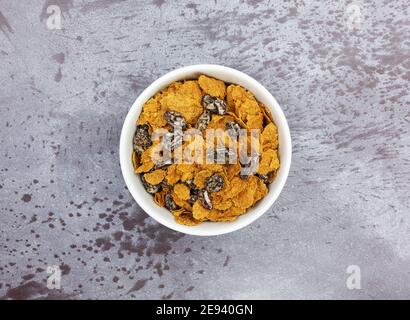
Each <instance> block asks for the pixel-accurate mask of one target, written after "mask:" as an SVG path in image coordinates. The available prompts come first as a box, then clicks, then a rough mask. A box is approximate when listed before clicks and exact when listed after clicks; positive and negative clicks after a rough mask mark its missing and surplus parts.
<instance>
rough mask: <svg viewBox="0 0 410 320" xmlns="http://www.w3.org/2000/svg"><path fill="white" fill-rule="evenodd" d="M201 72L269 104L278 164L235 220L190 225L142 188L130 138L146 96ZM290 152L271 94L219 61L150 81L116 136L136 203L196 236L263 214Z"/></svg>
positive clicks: (220, 231)
mask: <svg viewBox="0 0 410 320" xmlns="http://www.w3.org/2000/svg"><path fill="white" fill-rule="evenodd" d="M201 74H205V75H208V76H211V77H214V78H217V79H220V80H223V81H225V82H228V83H234V84H238V85H241V86H243V87H245V88H246V89H248V90H249V91H250V92H252V93H253V94H254V95H255V97H256V99H257V100H259V101H260V102H262V103H263V104H265V105H266V107H267V108H269V110H270V111H271V113H272V117H273V120H274V121H275V124H276V126H277V127H278V133H279V156H280V162H281V165H280V169H279V171H278V174H277V176H276V178H275V180H274V181H273V182H272V183H271V184H270V185H269V193H268V194H267V195H266V196H265V197H264V198H263V199H262V200H261V201H259V202H258V203H257V204H256V205H255V206H254V207H252V208H251V209H250V210H249V211H248V212H247V213H245V214H244V215H241V216H240V217H239V218H238V219H237V220H235V221H231V222H204V223H201V224H199V225H197V226H192V227H190V226H185V225H181V224H178V223H176V222H175V220H174V217H173V215H172V214H171V213H170V212H169V211H168V210H166V209H165V208H161V207H159V206H157V205H156V204H155V203H154V200H153V197H152V196H151V195H150V194H148V193H147V192H146V191H145V189H144V187H143V185H142V182H141V179H140V178H139V176H137V175H136V174H135V173H134V169H133V166H132V162H131V155H132V149H133V147H132V140H133V136H134V133H135V129H136V120H137V119H138V117H139V115H140V113H141V110H142V106H143V105H144V103H145V102H146V101H147V100H148V99H149V98H151V97H152V96H153V95H155V94H156V93H157V92H158V91H160V90H162V89H164V88H165V87H167V86H168V85H169V84H171V83H172V82H174V81H179V80H184V79H193V78H197V77H198V76H199V75H201ZM291 156H292V145H291V139H290V132H289V127H288V123H287V121H286V118H285V116H284V114H283V111H282V109H281V108H280V106H279V104H278V103H277V102H276V100H275V98H274V97H273V96H272V95H271V94H270V93H269V92H268V90H266V89H265V88H264V87H263V86H262V85H261V84H260V83H259V82H257V81H256V80H255V79H253V78H251V77H250V76H248V75H246V74H244V73H242V72H240V71H238V70H235V69H231V68H228V67H223V66H219V65H209V64H201V65H193V66H188V67H183V68H180V69H177V70H174V71H171V72H169V73H167V74H166V75H164V76H162V77H161V78H159V79H158V80H156V81H154V82H153V83H152V84H151V85H150V86H149V87H148V88H146V89H145V90H144V91H143V92H142V93H141V94H140V96H139V97H138V98H137V100H135V102H134V104H133V105H132V107H131V109H130V111H129V112H128V114H127V117H126V118H125V121H124V125H123V127H122V131H121V138H120V163H121V171H122V174H123V176H124V180H125V183H126V184H127V187H128V190H129V191H130V192H131V194H132V196H133V197H134V199H135V201H137V203H138V204H139V206H140V207H141V208H142V209H143V210H144V211H145V212H146V213H148V214H149V215H150V216H151V217H152V218H154V219H155V220H157V221H158V222H159V223H162V224H163V225H164V226H166V227H168V228H171V229H173V230H176V231H179V232H183V233H186V234H191V235H197V236H213V235H219V234H224V233H228V232H232V231H235V230H238V229H240V228H243V227H245V226H247V225H248V224H250V223H252V222H253V221H255V220H256V219H258V218H259V217H260V216H261V215H263V214H264V213H265V212H266V211H267V210H268V209H269V208H270V207H271V206H272V204H273V203H274V202H275V200H276V199H277V197H278V196H279V194H280V192H281V191H282V188H283V186H284V185H285V182H286V179H287V177H288V173H289V168H290V161H291Z"/></svg>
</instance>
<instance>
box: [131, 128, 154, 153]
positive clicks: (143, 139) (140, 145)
mask: <svg viewBox="0 0 410 320" xmlns="http://www.w3.org/2000/svg"><path fill="white" fill-rule="evenodd" d="M151 145H152V141H151V136H150V134H149V127H148V125H147V124H139V125H137V129H136V130H135V134H134V141H133V146H134V151H135V152H137V153H138V154H141V153H143V152H144V151H145V150H147V149H148V148H149V147H150V146H151Z"/></svg>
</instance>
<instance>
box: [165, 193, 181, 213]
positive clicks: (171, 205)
mask: <svg viewBox="0 0 410 320" xmlns="http://www.w3.org/2000/svg"><path fill="white" fill-rule="evenodd" d="M165 208H167V209H168V210H169V211H174V210H176V209H178V206H177V204H176V203H175V201H174V199H173V198H172V193H171V192H167V193H166V194H165Z"/></svg>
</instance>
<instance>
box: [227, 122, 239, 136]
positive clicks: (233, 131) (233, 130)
mask: <svg viewBox="0 0 410 320" xmlns="http://www.w3.org/2000/svg"><path fill="white" fill-rule="evenodd" d="M225 128H226V131H227V132H228V134H229V135H230V136H231V137H239V134H240V132H241V127H240V125H239V124H238V123H236V122H235V121H228V122H227V123H226V124H225Z"/></svg>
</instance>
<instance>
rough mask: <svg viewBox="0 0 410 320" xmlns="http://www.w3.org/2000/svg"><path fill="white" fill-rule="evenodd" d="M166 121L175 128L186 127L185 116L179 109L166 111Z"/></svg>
mask: <svg viewBox="0 0 410 320" xmlns="http://www.w3.org/2000/svg"><path fill="white" fill-rule="evenodd" d="M164 119H165V121H166V122H167V123H168V124H169V125H171V126H172V127H174V128H181V129H183V128H185V127H186V121H185V118H184V116H183V115H182V114H181V113H179V112H177V111H166V112H165V113H164Z"/></svg>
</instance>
